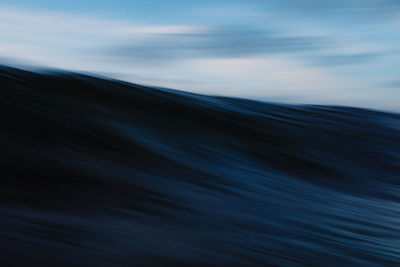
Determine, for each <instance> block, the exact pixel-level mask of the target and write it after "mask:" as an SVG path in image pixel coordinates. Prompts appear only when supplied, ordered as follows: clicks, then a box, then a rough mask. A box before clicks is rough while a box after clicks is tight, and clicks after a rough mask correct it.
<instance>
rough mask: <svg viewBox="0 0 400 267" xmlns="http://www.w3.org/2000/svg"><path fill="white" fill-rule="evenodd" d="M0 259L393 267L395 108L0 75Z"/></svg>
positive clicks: (397, 189) (397, 183)
mask: <svg viewBox="0 0 400 267" xmlns="http://www.w3.org/2000/svg"><path fill="white" fill-rule="evenodd" d="M0 89H1V90H0V94H1V96H0V112H1V114H2V115H1V124H0V137H1V138H0V146H1V149H0V166H1V168H0V171H1V187H0V190H1V191H0V192H1V195H0V200H1V202H0V251H1V254H2V255H3V256H2V257H0V262H1V263H2V265H5V264H8V265H12V264H15V265H30V266H43V265H45V264H46V265H49V264H51V265H53V266H63V265H65V266H71V265H81V266H88V265H89V264H96V265H98V266H117V265H130V266H132V265H157V266H165V265H173V266H176V265H187V266H196V265H211V266H252V265H260V266H265V265H268V264H271V265H276V266H315V265H318V266H338V265H339V264H341V265H353V266H360V265H370V264H371V265H386V266H391V265H392V266H398V265H399V264H400V208H399V196H400V163H399V162H400V161H399V160H400V115H398V114H390V113H383V112H378V111H372V110H366V109H358V108H348V107H329V106H294V105H278V104H269V103H260V102H254V101H249V100H242V99H230V98H222V97H210V96H203V95H196V94H190V93H183V92H179V91H173V90H167V89H156V88H148V87H143V86H139V85H133V84H128V83H124V82H120V81H114V80H107V79H102V78H96V77H90V76H87V75H81V74H75V73H67V72H47V73H44V72H36V73H35V72H29V71H23V70H18V69H13V68H9V67H4V66H3V67H1V68H0Z"/></svg>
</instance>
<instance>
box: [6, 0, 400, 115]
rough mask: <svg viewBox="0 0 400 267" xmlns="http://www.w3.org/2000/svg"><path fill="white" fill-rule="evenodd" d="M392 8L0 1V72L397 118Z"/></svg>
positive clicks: (397, 59)
mask: <svg viewBox="0 0 400 267" xmlns="http://www.w3.org/2000/svg"><path fill="white" fill-rule="evenodd" d="M399 63H400V1H398V0H325V1H321V0H270V1H268V0H201V1H196V0H168V1H166V0H159V1H156V0H145V1H139V0H113V1H105V0H96V1H94V0H86V1H85V0H80V1H76V0H68V1H67V0H58V1H54V0H52V1H50V0H31V1H30V0H24V1H22V0H0V64H8V65H10V64H14V65H15V64H20V65H29V66H38V67H53V68H60V69H65V70H72V71H81V72H89V73H94V74H99V75H104V76H108V77H112V78H117V79H122V80H126V81H129V82H134V83H139V84H145V85H152V86H159V87H168V88H173V89H179V90H185V91H190V92H196V93H204V94H210V95H223V96H233V97H244V98H250V99H257V100H261V101H273V102H284V103H301V104H328V105H347V106H348V105H351V106H359V107H369V108H378V109H385V110H396V111H400V67H399V66H398V65H399Z"/></svg>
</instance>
